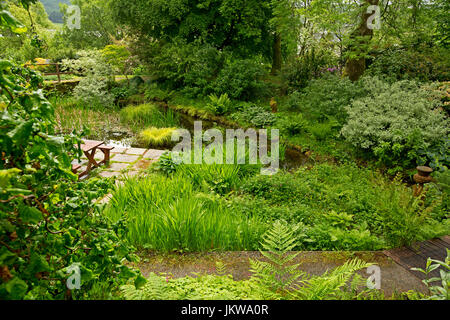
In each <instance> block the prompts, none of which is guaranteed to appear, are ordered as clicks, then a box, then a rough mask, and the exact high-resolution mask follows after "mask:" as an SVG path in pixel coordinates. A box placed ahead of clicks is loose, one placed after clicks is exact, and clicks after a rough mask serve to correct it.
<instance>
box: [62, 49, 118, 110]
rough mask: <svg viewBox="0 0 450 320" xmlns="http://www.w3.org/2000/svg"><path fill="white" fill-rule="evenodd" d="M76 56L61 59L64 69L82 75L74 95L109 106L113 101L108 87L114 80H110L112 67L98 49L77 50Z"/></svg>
mask: <svg viewBox="0 0 450 320" xmlns="http://www.w3.org/2000/svg"><path fill="white" fill-rule="evenodd" d="M77 56H78V58H77V59H65V60H63V61H62V64H63V68H64V69H66V70H69V71H72V72H74V73H75V74H79V75H82V76H83V78H82V79H81V80H80V83H79V84H78V85H77V86H76V87H75V89H74V94H75V96H76V97H77V98H78V99H80V100H81V101H83V102H84V103H87V104H93V103H100V104H102V105H104V106H111V105H112V104H113V103H114V96H113V95H112V94H111V93H110V92H109V90H108V89H109V84H110V82H112V80H114V79H112V80H111V77H112V76H113V71H112V68H111V67H110V66H109V65H108V64H107V63H106V61H105V60H104V59H103V57H102V55H101V53H100V52H98V51H95V50H90V51H79V52H78V53H77Z"/></svg>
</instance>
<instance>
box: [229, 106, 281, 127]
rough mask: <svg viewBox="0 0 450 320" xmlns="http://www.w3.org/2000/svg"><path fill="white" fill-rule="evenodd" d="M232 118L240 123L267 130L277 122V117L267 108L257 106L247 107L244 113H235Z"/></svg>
mask: <svg viewBox="0 0 450 320" xmlns="http://www.w3.org/2000/svg"><path fill="white" fill-rule="evenodd" d="M231 117H232V118H233V119H234V120H237V121H239V122H244V123H245V124H250V125H253V126H255V127H256V128H266V127H267V126H271V125H272V124H274V123H275V121H276V116H275V115H274V114H273V113H270V112H269V111H267V110H266V109H265V108H263V107H260V106H256V105H252V104H251V105H247V106H246V107H244V108H243V110H242V111H238V112H236V113H233V114H232V115H231Z"/></svg>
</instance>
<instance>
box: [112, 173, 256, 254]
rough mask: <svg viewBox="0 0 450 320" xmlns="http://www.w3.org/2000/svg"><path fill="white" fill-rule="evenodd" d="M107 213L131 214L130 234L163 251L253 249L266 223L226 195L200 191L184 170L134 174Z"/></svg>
mask: <svg viewBox="0 0 450 320" xmlns="http://www.w3.org/2000/svg"><path fill="white" fill-rule="evenodd" d="M105 214H106V215H107V216H108V217H109V218H110V219H112V220H113V221H119V220H120V219H125V220H126V222H127V226H128V233H127V238H128V240H129V241H131V242H132V243H134V244H135V245H138V246H141V247H144V248H148V249H154V250H159V251H165V252H169V251H205V250H214V249H220V250H252V249H255V248H257V246H258V239H259V236H260V235H261V234H262V233H263V232H264V227H265V226H264V225H263V224H262V223H260V222H259V221H258V220H257V219H248V218H245V217H243V216H239V215H236V214H235V213H234V212H232V211H230V210H229V209H228V208H227V207H226V205H224V203H222V202H221V201H220V199H218V198H215V197H211V196H209V195H206V194H202V193H198V192H196V191H195V188H194V186H193V184H192V182H191V181H190V180H189V179H187V178H186V177H182V176H179V175H176V176H173V177H165V176H161V175H150V176H147V177H145V178H143V179H140V180H139V179H134V178H133V179H129V180H127V181H126V183H125V185H124V186H122V187H120V188H118V189H117V190H116V191H115V192H114V194H113V198H112V199H111V201H110V203H109V204H108V207H107V208H106V210H105Z"/></svg>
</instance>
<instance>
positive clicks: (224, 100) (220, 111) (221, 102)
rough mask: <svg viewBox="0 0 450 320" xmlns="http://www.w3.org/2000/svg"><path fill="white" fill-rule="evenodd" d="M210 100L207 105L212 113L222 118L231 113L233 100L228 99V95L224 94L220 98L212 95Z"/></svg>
mask: <svg viewBox="0 0 450 320" xmlns="http://www.w3.org/2000/svg"><path fill="white" fill-rule="evenodd" d="M208 98H209V100H210V101H209V103H208V104H207V105H206V108H207V110H209V111H211V113H213V114H215V115H219V116H221V115H224V114H226V113H228V112H229V111H230V107H231V100H230V98H228V94H226V93H225V94H222V95H221V96H220V97H218V96H217V95H215V94H211V95H209V96H208Z"/></svg>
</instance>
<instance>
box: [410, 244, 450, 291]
mask: <svg viewBox="0 0 450 320" xmlns="http://www.w3.org/2000/svg"><path fill="white" fill-rule="evenodd" d="M411 270H415V271H419V272H422V273H424V274H425V275H426V276H427V277H428V279H426V280H423V283H425V285H426V286H427V287H428V289H429V290H430V292H431V294H432V296H430V297H428V298H427V299H426V300H450V250H449V249H447V257H446V258H445V261H439V260H434V259H431V258H428V260H427V264H426V266H425V270H423V269H420V268H412V269H411ZM435 270H439V275H440V277H433V278H429V274H430V273H431V272H433V271H435ZM437 281H440V282H441V283H440V284H441V286H439V285H437V284H435V285H432V283H433V282H437Z"/></svg>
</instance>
